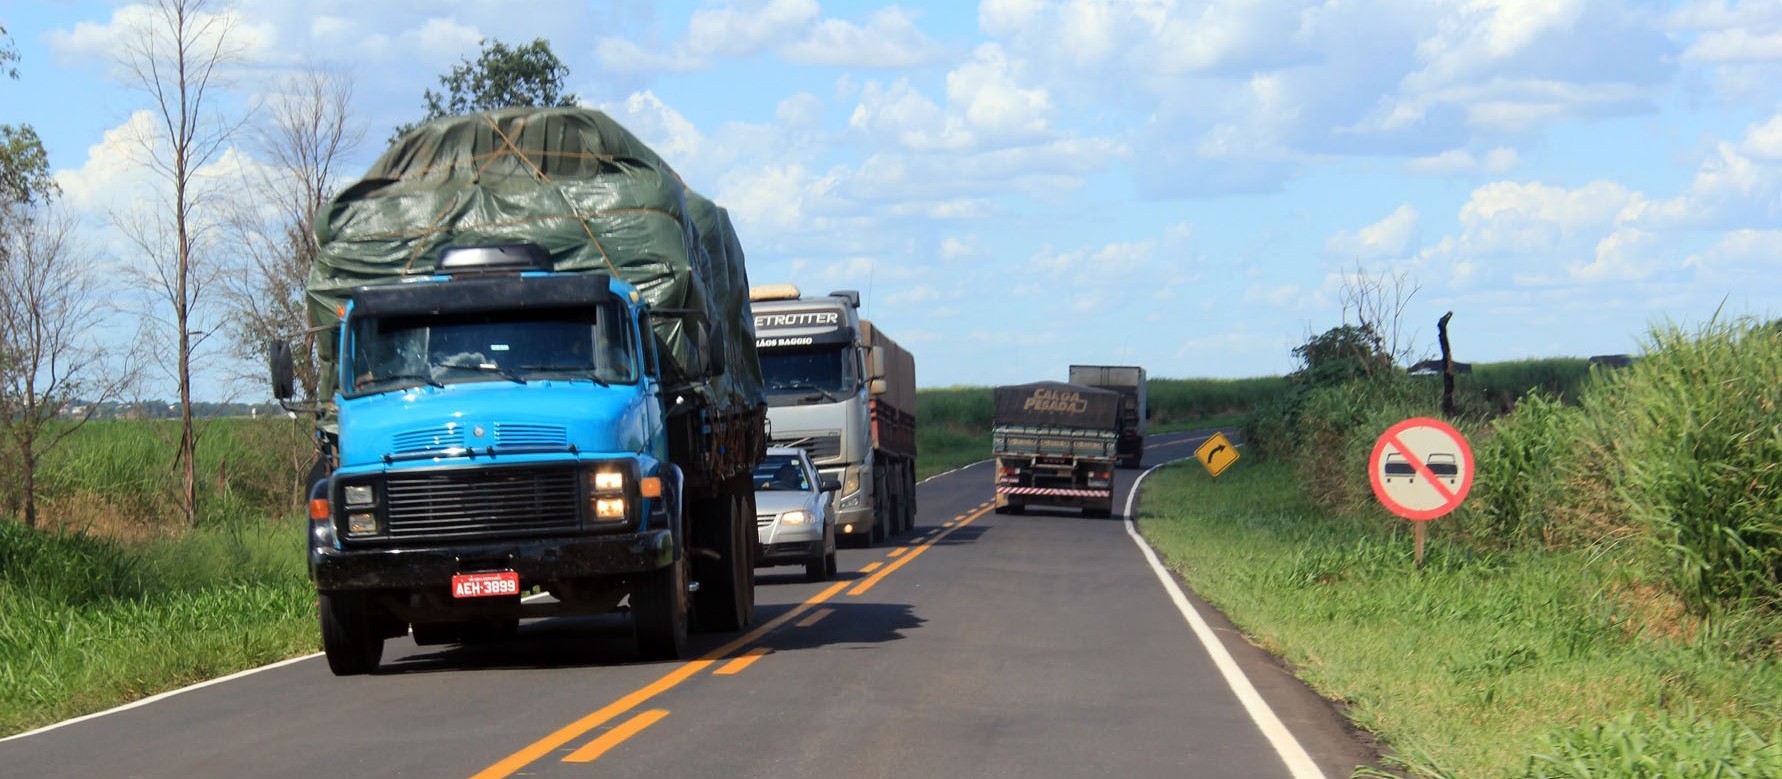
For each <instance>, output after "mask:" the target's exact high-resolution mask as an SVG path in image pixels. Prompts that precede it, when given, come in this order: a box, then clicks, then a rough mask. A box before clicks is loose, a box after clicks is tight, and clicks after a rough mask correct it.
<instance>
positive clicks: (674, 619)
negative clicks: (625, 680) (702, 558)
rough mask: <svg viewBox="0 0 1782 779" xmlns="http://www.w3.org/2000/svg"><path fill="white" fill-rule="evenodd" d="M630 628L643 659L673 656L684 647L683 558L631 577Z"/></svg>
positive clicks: (685, 613) (671, 658)
mask: <svg viewBox="0 0 1782 779" xmlns="http://www.w3.org/2000/svg"><path fill="white" fill-rule="evenodd" d="M631 632H632V635H633V637H634V639H635V640H636V642H637V656H638V657H639V658H642V659H644V660H675V659H678V658H679V657H680V656H681V653H682V652H685V651H686V649H687V558H685V557H681V558H680V559H677V560H675V561H674V562H673V563H671V564H669V565H667V566H665V567H662V568H658V569H656V570H654V571H648V572H645V573H643V574H640V575H638V576H637V577H635V578H634V579H633V580H632V583H631Z"/></svg>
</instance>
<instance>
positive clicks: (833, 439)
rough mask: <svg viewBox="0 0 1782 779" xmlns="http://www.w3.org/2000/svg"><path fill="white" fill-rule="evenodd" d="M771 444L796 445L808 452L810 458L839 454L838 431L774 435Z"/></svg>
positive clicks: (839, 436) (827, 457) (817, 458)
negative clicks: (803, 434) (800, 434)
mask: <svg viewBox="0 0 1782 779" xmlns="http://www.w3.org/2000/svg"><path fill="white" fill-rule="evenodd" d="M773 445H774V446H796V447H798V448H800V449H803V450H804V451H806V452H808V453H809V454H810V456H811V459H812V460H829V459H834V458H837V457H840V456H841V434H840V433H829V434H820V435H805V436H783V437H776V438H774V439H773Z"/></svg>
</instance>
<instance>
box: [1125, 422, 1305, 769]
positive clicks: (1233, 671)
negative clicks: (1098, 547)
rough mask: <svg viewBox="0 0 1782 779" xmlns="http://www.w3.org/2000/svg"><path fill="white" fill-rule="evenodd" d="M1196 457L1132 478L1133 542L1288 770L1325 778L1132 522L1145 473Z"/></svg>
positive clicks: (1130, 531)
mask: <svg viewBox="0 0 1782 779" xmlns="http://www.w3.org/2000/svg"><path fill="white" fill-rule="evenodd" d="M1194 459H1195V458H1193V457H1181V458H1177V459H1174V460H1170V461H1168V462H1163V463H1159V464H1157V465H1153V466H1151V467H1149V468H1146V469H1145V472H1144V473H1141V474H1139V477H1138V478H1137V479H1134V480H1133V482H1132V487H1131V488H1130V490H1129V491H1128V492H1127V493H1126V516H1125V520H1126V534H1127V535H1129V536H1131V537H1132V542H1133V543H1135V544H1138V547H1139V551H1141V552H1143V553H1144V554H1145V560H1146V561H1147V562H1149V563H1150V564H1151V571H1152V572H1153V573H1155V574H1157V580H1158V581H1160V582H1162V583H1163V589H1164V590H1166V591H1167V592H1169V599H1170V600H1171V601H1174V602H1175V604H1176V610H1177V611H1180V612H1182V618H1183V619H1186V620H1188V625H1189V627H1192V628H1193V629H1194V635H1195V637H1196V638H1199V639H1200V643H1201V645H1203V646H1205V647H1206V650H1207V654H1208V655H1211V656H1212V658H1213V665H1215V666H1218V668H1219V673H1220V674H1222V675H1224V677H1225V683H1226V684H1227V685H1229V686H1230V687H1231V691H1232V693H1233V694H1235V695H1237V698H1238V701H1239V702H1241V703H1243V704H1244V710H1245V711H1248V712H1249V714H1250V719H1251V720H1253V721H1255V723H1256V727H1257V729H1259V730H1261V731H1262V735H1263V737H1264V738H1267V739H1268V743H1269V744H1270V745H1271V746H1273V747H1274V748H1275V754H1276V755H1279V756H1280V758H1281V762H1283V763H1285V764H1287V770H1288V771H1289V772H1291V773H1292V775H1293V779H1325V776H1324V772H1323V771H1321V770H1319V769H1318V764H1317V763H1314V762H1312V756H1311V755H1309V754H1307V753H1306V750H1305V747H1303V746H1300V743H1299V740H1298V739H1296V738H1294V737H1293V732H1292V731H1290V730H1288V729H1287V726H1286V725H1283V724H1281V720H1280V718H1279V717H1276V716H1275V711H1274V709H1271V708H1269V706H1268V702H1267V701H1264V700H1263V699H1262V695H1261V694H1259V693H1257V692H1256V687H1255V685H1252V684H1251V683H1250V678H1249V677H1247V676H1245V675H1244V671H1243V669H1241V668H1238V665H1237V661H1236V660H1234V659H1232V657H1231V653H1230V652H1228V651H1226V649H1225V644H1224V643H1223V642H1221V641H1220V640H1219V635H1218V634H1217V633H1214V632H1213V628H1212V627H1211V626H1210V625H1208V624H1207V621H1206V620H1205V619H1202V618H1201V616H1200V612H1199V611H1197V610H1195V608H1194V604H1192V603H1189V602H1188V596H1187V595H1184V594H1183V593H1182V588H1181V587H1180V586H1178V585H1177V584H1176V580H1175V578H1174V577H1173V576H1171V575H1170V573H1169V569H1167V568H1165V567H1163V561H1162V560H1160V559H1158V557H1157V552H1156V550H1154V549H1152V548H1151V545H1150V544H1149V543H1148V542H1146V541H1145V537H1144V536H1141V535H1139V532H1138V526H1137V525H1134V524H1133V522H1132V508H1133V501H1135V500H1137V499H1138V488H1139V485H1140V484H1143V483H1144V481H1145V477H1146V476H1150V475H1151V472H1152V471H1155V470H1157V469H1158V468H1162V467H1163V466H1165V465H1169V464H1171V463H1178V462H1182V461H1183V460H1194ZM1195 461H1196V462H1199V461H1198V460H1195Z"/></svg>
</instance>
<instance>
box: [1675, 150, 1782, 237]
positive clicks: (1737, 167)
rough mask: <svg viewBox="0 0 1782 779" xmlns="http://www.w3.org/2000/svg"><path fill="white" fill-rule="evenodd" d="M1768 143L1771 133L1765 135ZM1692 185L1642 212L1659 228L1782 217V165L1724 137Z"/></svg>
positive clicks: (1741, 224)
mask: <svg viewBox="0 0 1782 779" xmlns="http://www.w3.org/2000/svg"><path fill="white" fill-rule="evenodd" d="M1763 138H1764V141H1763V142H1767V136H1763ZM1714 149H1715V154H1714V156H1713V157H1711V158H1709V159H1707V160H1704V161H1703V162H1702V165H1701V168H1700V169H1698V170H1697V171H1696V174H1695V178H1694V179H1693V180H1692V181H1690V183H1689V189H1688V190H1687V191H1685V192H1683V193H1681V194H1679V195H1677V196H1676V197H1674V198H1671V199H1669V200H1665V201H1662V202H1658V203H1653V204H1651V206H1650V207H1649V208H1646V209H1645V210H1644V213H1643V214H1642V216H1643V217H1644V219H1645V220H1646V222H1647V223H1648V224H1651V225H1654V226H1657V227H1666V228H1673V229H1675V228H1682V227H1749V226H1754V225H1767V224H1774V223H1775V221H1776V220H1777V219H1778V218H1782V196H1778V194H1777V193H1778V191H1779V187H1782V166H1777V165H1774V164H1770V165H1764V164H1761V163H1760V162H1758V161H1756V160H1753V159H1751V158H1750V157H1748V156H1746V155H1745V154H1743V153H1741V152H1740V151H1739V148H1738V147H1737V146H1736V145H1734V144H1732V143H1728V142H1725V141H1722V142H1720V143H1718V144H1715V147H1714Z"/></svg>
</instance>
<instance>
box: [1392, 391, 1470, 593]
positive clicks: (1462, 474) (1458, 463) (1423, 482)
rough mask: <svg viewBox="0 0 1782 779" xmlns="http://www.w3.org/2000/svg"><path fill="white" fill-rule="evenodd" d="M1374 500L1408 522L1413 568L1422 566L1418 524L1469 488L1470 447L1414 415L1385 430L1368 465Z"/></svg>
mask: <svg viewBox="0 0 1782 779" xmlns="http://www.w3.org/2000/svg"><path fill="white" fill-rule="evenodd" d="M1367 472H1368V481H1369V482H1371V483H1372V484H1373V487H1374V497H1376V498H1379V499H1380V503H1381V504H1383V505H1385V506H1386V509H1387V510H1388V511H1391V512H1392V513H1394V514H1397V515H1399V516H1401V517H1404V518H1405V519H1408V520H1411V522H1412V523H1414V524H1413V525H1412V535H1413V536H1414V537H1415V539H1416V545H1417V550H1416V555H1417V567H1418V568H1422V567H1423V539H1424V532H1425V531H1424V527H1423V523H1425V522H1428V521H1429V520H1432V519H1435V518H1436V517H1440V516H1445V515H1446V514H1447V513H1448V512H1450V511H1453V510H1454V509H1455V508H1456V507H1458V506H1459V505H1460V502H1461V501H1463V500H1466V494H1467V491H1469V490H1471V489H1472V488H1473V449H1472V447H1471V446H1469V445H1468V444H1467V442H1466V437H1465V436H1463V435H1461V434H1460V431H1458V430H1455V429H1454V427H1453V426H1451V425H1449V424H1448V423H1446V422H1443V421H1441V420H1439V419H1431V418H1429V417H1413V418H1411V419H1407V420H1405V421H1403V422H1400V423H1398V424H1396V425H1393V426H1392V427H1390V428H1388V429H1387V430H1386V432H1385V434H1383V435H1381V436H1380V438H1379V440H1377V441H1375V442H1374V453H1373V456H1371V457H1369V458H1368V461H1367Z"/></svg>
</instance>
